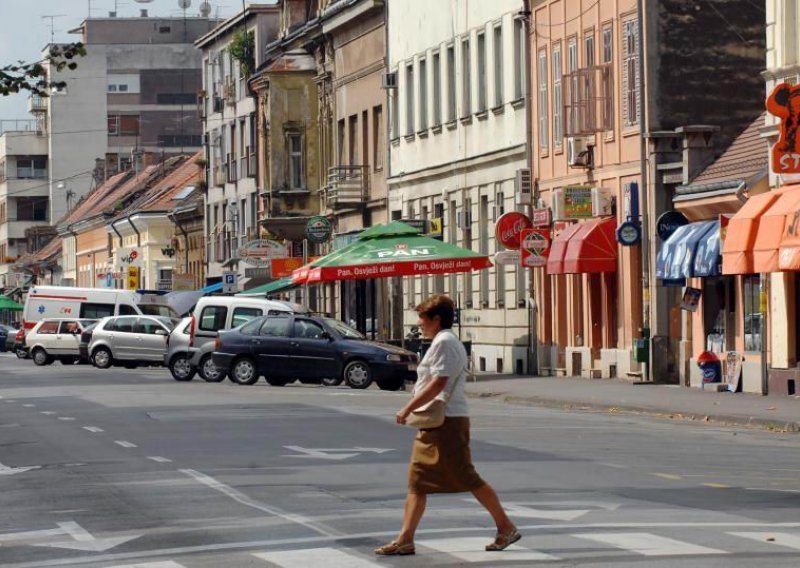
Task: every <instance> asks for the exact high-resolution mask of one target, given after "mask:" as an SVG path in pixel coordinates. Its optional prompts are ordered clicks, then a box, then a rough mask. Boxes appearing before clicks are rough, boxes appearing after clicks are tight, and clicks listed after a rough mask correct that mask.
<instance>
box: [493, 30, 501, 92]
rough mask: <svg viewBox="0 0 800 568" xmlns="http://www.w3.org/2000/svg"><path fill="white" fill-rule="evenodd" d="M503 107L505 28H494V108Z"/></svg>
mask: <svg viewBox="0 0 800 568" xmlns="http://www.w3.org/2000/svg"><path fill="white" fill-rule="evenodd" d="M502 105H503V26H502V24H498V25H496V26H495V27H494V106H496V107H499V106H502Z"/></svg>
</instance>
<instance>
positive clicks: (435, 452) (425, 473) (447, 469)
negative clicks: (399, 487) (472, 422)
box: [408, 416, 485, 493]
mask: <svg viewBox="0 0 800 568" xmlns="http://www.w3.org/2000/svg"><path fill="white" fill-rule="evenodd" d="M484 484H485V481H483V479H481V477H480V476H479V475H478V473H477V472H476V471H475V466H474V465H472V456H471V454H470V451H469V418H468V417H466V416H458V417H448V418H445V420H444V424H443V425H442V426H441V427H439V428H433V429H431V430H420V431H419V433H418V434H417V437H416V439H415V440H414V448H413V450H412V452H411V463H410V464H409V466H408V490H409V492H410V493H464V492H467V491H474V490H475V489H479V488H480V487H482V486H483V485H484Z"/></svg>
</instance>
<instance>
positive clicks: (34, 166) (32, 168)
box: [17, 156, 47, 179]
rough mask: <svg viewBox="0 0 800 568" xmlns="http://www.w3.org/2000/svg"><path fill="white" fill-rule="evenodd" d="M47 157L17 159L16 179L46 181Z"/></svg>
mask: <svg viewBox="0 0 800 568" xmlns="http://www.w3.org/2000/svg"><path fill="white" fill-rule="evenodd" d="M46 178H47V156H38V157H29V158H23V157H19V158H17V179H46Z"/></svg>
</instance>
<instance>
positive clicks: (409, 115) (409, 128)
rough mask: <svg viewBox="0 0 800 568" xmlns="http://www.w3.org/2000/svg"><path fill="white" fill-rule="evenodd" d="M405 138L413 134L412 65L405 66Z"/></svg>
mask: <svg viewBox="0 0 800 568" xmlns="http://www.w3.org/2000/svg"><path fill="white" fill-rule="evenodd" d="M405 89H406V136H412V135H413V134H414V63H413V62H412V63H409V64H407V65H406V80H405Z"/></svg>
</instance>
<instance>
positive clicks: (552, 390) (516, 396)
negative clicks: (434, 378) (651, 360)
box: [467, 373, 800, 432]
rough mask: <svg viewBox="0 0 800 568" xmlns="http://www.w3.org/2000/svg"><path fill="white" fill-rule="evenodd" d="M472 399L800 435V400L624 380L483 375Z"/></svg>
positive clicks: (472, 387) (471, 390)
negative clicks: (715, 424) (637, 415)
mask: <svg viewBox="0 0 800 568" xmlns="http://www.w3.org/2000/svg"><path fill="white" fill-rule="evenodd" d="M467 394H468V396H470V397H472V398H492V399H496V400H500V401H502V402H507V403H511V404H526V405H533V406H545V407H549V408H561V409H566V410H596V411H603V412H629V413H637V414H647V415H651V416H658V417H663V418H673V419H682V420H699V421H704V422H715V423H721V424H732V425H738V426H754V427H759V428H764V429H768V430H778V431H788V432H800V397H782V396H781V397H778V396H770V397H766V396H761V395H754V394H746V393H718V392H711V391H701V390H699V389H697V388H689V387H680V386H671V385H651V384H632V383H631V382H628V381H623V380H619V379H583V378H571V377H568V378H565V377H558V378H555V377H521V376H515V375H493V374H483V373H481V374H478V375H477V381H476V382H472V381H468V382H467Z"/></svg>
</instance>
